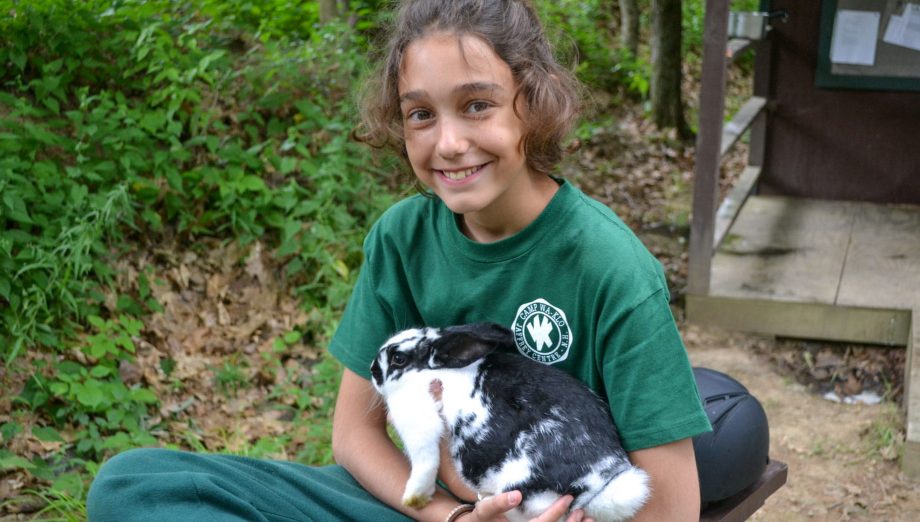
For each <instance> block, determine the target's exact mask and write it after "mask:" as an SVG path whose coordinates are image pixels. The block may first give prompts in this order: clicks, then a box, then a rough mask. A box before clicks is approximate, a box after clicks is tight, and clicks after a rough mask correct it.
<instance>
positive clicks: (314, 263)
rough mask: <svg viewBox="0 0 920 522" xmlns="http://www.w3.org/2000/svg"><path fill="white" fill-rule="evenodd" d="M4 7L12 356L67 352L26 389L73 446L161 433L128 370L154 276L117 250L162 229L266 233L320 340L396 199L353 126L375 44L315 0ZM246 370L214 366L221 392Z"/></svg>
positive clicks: (0, 126) (2, 165) (26, 398)
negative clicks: (133, 280) (131, 283)
mask: <svg viewBox="0 0 920 522" xmlns="http://www.w3.org/2000/svg"><path fill="white" fill-rule="evenodd" d="M364 4H366V3H362V4H360V5H362V6H364ZM365 7H366V6H365ZM0 9H2V10H3V11H2V12H4V13H9V14H10V16H7V17H4V18H3V19H0V63H2V64H5V65H6V67H4V68H3V69H2V70H0V191H2V197H0V230H2V231H3V233H2V236H0V355H2V356H3V358H4V359H6V361H7V363H10V362H12V361H14V360H15V359H17V358H18V357H21V356H22V355H23V353H25V351H26V350H27V349H28V350H37V351H45V352H47V351H49V350H50V351H51V352H52V353H54V354H56V355H55V356H53V357H36V358H35V364H36V365H37V366H38V368H37V371H36V372H35V373H34V375H33V376H32V377H31V378H30V379H29V380H28V382H27V385H26V387H25V389H24V390H23V391H22V392H21V394H20V397H19V399H18V400H19V404H21V405H22V406H23V407H26V408H28V409H31V410H32V411H34V412H37V413H40V414H42V416H43V418H44V419H45V420H46V421H47V423H48V426H47V427H46V429H48V430H51V431H53V432H54V433H55V434H57V433H58V431H59V430H60V433H65V430H66V433H67V434H69V435H68V436H67V438H68V441H67V442H68V443H72V444H73V449H74V450H75V454H76V456H77V457H79V458H89V459H100V458H102V457H103V456H104V455H106V454H108V453H111V452H113V451H117V450H120V449H123V448H126V447H131V446H136V445H142V444H153V443H155V442H156V441H155V439H153V438H152V437H151V435H150V432H151V430H153V429H154V428H156V426H152V425H150V422H152V421H151V420H150V419H151V417H150V415H148V411H149V410H150V408H151V407H152V406H154V405H156V404H157V402H158V399H157V397H156V395H155V394H154V393H153V392H152V391H150V390H148V389H146V388H144V387H143V386H141V385H137V384H135V385H131V386H129V385H127V384H125V382H124V381H123V379H122V377H121V374H120V372H119V369H120V366H121V365H122V364H131V363H133V362H134V355H133V353H134V349H135V344H134V342H135V340H136V339H137V338H138V337H139V336H141V334H142V332H143V330H144V323H143V321H144V315H145V314H146V313H149V312H150V311H156V310H157V309H158V307H159V305H158V303H156V301H155V300H154V299H152V297H151V296H150V292H149V287H147V286H146V285H145V283H144V281H143V280H141V281H139V284H138V288H139V291H138V293H137V295H131V296H129V295H120V296H118V295H115V294H116V292H115V290H114V288H113V286H114V275H115V274H114V272H113V270H112V269H111V268H110V264H111V263H112V261H113V260H114V259H115V258H116V257H117V256H119V255H121V254H122V253H124V252H125V251H126V249H128V248H137V247H140V248H146V247H147V246H148V245H151V244H155V243H156V242H158V241H162V240H165V239H167V238H175V239H178V240H179V241H180V242H184V243H186V244H190V243H193V242H194V241H195V240H196V238H200V237H202V236H210V237H218V238H234V239H235V240H237V241H239V242H241V243H243V244H245V243H247V242H251V241H254V240H256V239H259V240H260V241H261V242H262V243H264V244H268V245H270V246H271V247H272V249H273V251H272V254H273V255H274V257H275V258H276V260H277V261H278V262H279V263H280V265H281V266H282V267H283V275H284V276H285V277H286V279H287V282H288V284H289V285H290V286H291V287H292V288H293V289H294V291H295V292H296V293H297V294H298V296H299V297H300V298H301V300H302V302H303V303H304V306H306V307H308V308H311V309H312V308H315V309H316V310H317V313H314V314H311V315H310V317H311V324H308V325H304V326H303V327H302V329H303V330H304V332H305V334H307V335H308V336H309V337H310V338H318V339H322V338H323V336H324V335H325V334H327V333H328V330H329V329H330V328H331V326H330V325H333V324H334V322H335V321H334V319H335V317H336V316H337V314H338V312H340V311H341V308H342V307H343V306H344V304H345V301H346V299H347V296H348V293H349V292H350V288H351V286H352V284H353V281H354V277H355V274H356V272H357V270H356V269H357V267H358V266H359V265H360V263H361V260H362V255H361V241H362V239H363V236H364V234H365V232H366V229H367V227H368V226H369V225H370V223H371V222H372V221H373V220H374V219H375V217H376V215H377V214H379V212H381V211H382V210H383V209H384V208H386V206H388V205H389V203H390V202H391V201H392V196H391V195H390V194H389V191H388V190H387V189H386V188H384V187H383V186H382V184H381V183H380V181H379V179H378V178H379V177H380V176H379V175H378V174H375V173H376V172H383V171H386V169H387V168H388V165H386V164H380V163H379V161H378V160H376V159H375V158H373V157H372V156H371V155H370V154H369V152H368V151H367V150H366V149H365V147H363V146H361V145H359V144H357V143H354V142H353V141H352V140H350V139H349V131H350V129H351V128H352V125H353V118H354V111H353V110H352V103H353V102H352V100H351V98H350V94H351V92H352V91H353V90H354V89H353V86H354V85H355V83H356V82H357V81H358V79H359V77H360V75H361V74H362V72H363V71H364V69H365V63H364V58H363V56H364V55H365V51H366V44H365V43H364V39H363V37H362V36H361V34H360V33H359V32H357V31H355V30H354V29H352V28H350V27H348V25H347V24H345V23H337V24H327V25H326V26H324V27H322V28H320V27H318V26H317V24H316V13H315V6H314V3H313V2H305V1H301V2H285V1H282V0H263V1H261V2H260V1H227V2H224V1H221V2H218V1H215V0H197V1H193V2H182V3H179V2H172V1H169V0H150V1H130V0H124V1H115V2H111V1H108V0H105V1H103V0H88V1H77V0H41V1H36V2H26V3H21V2H17V1H10V0H6V1H2V0H0ZM142 279H143V278H142ZM145 288H146V291H145ZM113 295H114V298H113ZM113 303H114V304H113ZM311 330H312V331H311ZM42 361H47V362H45V363H43V362H42ZM221 371H222V372H223V373H221ZM239 381H240V377H239V375H237V374H235V373H234V372H233V369H232V368H228V367H223V368H221V369H220V370H219V371H218V382H217V384H218V386H220V387H222V388H223V389H224V390H225V392H226V393H232V392H233V390H234V387H235V386H237V385H239ZM10 426H11V427H10V428H9V431H10V433H13V432H14V431H15V429H14V427H12V426H13V425H10ZM57 436H58V437H60V435H57ZM62 440H63V439H62Z"/></svg>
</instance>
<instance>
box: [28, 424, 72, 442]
mask: <svg viewBox="0 0 920 522" xmlns="http://www.w3.org/2000/svg"><path fill="white" fill-rule="evenodd" d="M32 435H35V436H36V437H38V440H41V441H45V442H66V441H65V440H64V438H63V437H61V434H60V433H58V431H57V430H56V429H54V428H48V427H34V428H32Z"/></svg>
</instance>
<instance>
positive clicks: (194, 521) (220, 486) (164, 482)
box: [87, 449, 410, 522]
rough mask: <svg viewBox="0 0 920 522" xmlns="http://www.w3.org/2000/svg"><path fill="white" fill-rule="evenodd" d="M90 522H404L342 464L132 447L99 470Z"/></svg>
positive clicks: (90, 501) (92, 489)
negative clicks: (317, 465) (366, 489)
mask: <svg viewBox="0 0 920 522" xmlns="http://www.w3.org/2000/svg"><path fill="white" fill-rule="evenodd" d="M87 510H88V511H89V519H90V521H91V522H109V521H112V522H129V521H134V520H136V521H157V522H164V521H165V522H185V521H189V522H209V521H225V520H227V521H230V520H233V521H243V520H245V521H292V520H297V521H310V520H316V521H320V522H327V521H338V520H370V521H373V522H389V521H400V522H404V521H407V520H410V519H408V518H406V517H405V516H404V515H402V514H400V513H399V512H397V511H395V510H393V509H391V508H390V507H389V506H387V505H385V504H383V503H381V502H380V501H379V500H377V499H375V498H374V497H373V496H372V495H371V494H370V493H368V492H367V491H365V490H364V489H363V488H362V487H361V486H360V485H359V484H358V483H357V482H356V481H355V480H354V479H353V478H352V477H351V475H349V474H348V472H347V471H345V469H344V468H342V467H341V466H326V467H309V466H304V465H302V464H296V463H293V462H278V461H267V460H256V459H250V458H245V457H236V456H232V455H213V454H199V453H187V452H180V451H171V450H163V449H137V450H131V451H127V452H124V453H121V454H119V455H117V456H115V457H114V458H112V459H111V460H109V461H108V462H106V464H105V465H104V466H102V468H101V469H100V470H99V474H98V475H97V476H96V479H95V480H94V481H93V484H92V486H91V487H90V491H89V498H88V499H87Z"/></svg>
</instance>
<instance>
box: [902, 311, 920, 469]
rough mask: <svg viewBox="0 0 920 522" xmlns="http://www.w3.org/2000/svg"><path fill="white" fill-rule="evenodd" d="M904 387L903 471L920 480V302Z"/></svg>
mask: <svg viewBox="0 0 920 522" xmlns="http://www.w3.org/2000/svg"><path fill="white" fill-rule="evenodd" d="M904 386H905V389H904V397H905V398H904V406H905V407H906V409H907V422H906V425H907V430H906V431H907V440H905V441H904V454H903V455H902V457H901V470H902V471H904V473H905V474H907V475H910V476H911V477H914V478H920V389H918V388H920V302H918V303H917V304H916V305H914V309H913V317H912V319H911V324H910V335H909V336H908V339H907V364H906V366H905V368H904Z"/></svg>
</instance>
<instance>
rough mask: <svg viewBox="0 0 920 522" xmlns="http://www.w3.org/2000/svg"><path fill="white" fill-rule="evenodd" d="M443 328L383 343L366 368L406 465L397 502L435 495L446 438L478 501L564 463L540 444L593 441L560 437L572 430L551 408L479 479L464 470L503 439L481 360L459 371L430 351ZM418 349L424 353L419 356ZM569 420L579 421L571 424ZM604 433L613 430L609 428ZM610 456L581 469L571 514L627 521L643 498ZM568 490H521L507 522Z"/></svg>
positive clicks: (417, 502)
mask: <svg viewBox="0 0 920 522" xmlns="http://www.w3.org/2000/svg"><path fill="white" fill-rule="evenodd" d="M448 330H449V329H445V330H437V329H431V328H425V329H413V330H407V331H404V332H400V333H399V334H397V335H395V336H393V337H392V338H391V339H389V340H388V341H387V342H386V343H385V344H384V346H383V347H382V348H381V350H380V352H379V354H378V357H377V360H376V361H375V363H374V365H373V366H372V375H373V381H374V386H375V387H376V388H377V390H378V391H379V392H380V394H381V395H382V396H383V397H384V400H385V401H386V404H387V408H388V412H389V418H390V421H391V423H392V424H393V427H394V428H395V429H396V431H397V432H398V433H399V435H400V437H401V438H402V441H403V444H404V448H405V451H406V453H407V455H408V457H409V460H410V463H411V473H410V476H409V479H408V481H407V482H406V488H405V492H404V494H403V497H402V502H403V504H405V505H407V506H411V507H416V508H419V507H422V506H424V505H425V504H427V503H428V502H429V501H430V499H431V496H432V495H433V494H434V491H435V480H436V478H437V472H438V466H439V464H440V452H439V444H440V442H441V439H442V437H448V438H449V446H448V447H449V449H450V453H451V456H452V457H453V461H454V465H455V466H456V468H457V469H458V471H460V475H461V478H463V479H464V481H465V482H467V484H468V486H469V487H470V488H471V489H472V490H474V491H476V492H477V493H478V494H479V495H480V496H481V497H484V496H488V495H493V494H496V493H501V492H504V491H508V490H510V489H518V488H517V487H516V486H519V485H521V484H527V483H528V482H530V481H532V480H533V479H535V478H539V477H535V476H534V474H535V473H538V472H539V471H538V470H544V469H548V468H549V467H550V466H545V465H544V464H546V463H544V462H543V459H544V458H546V459H560V458H563V457H562V456H561V455H558V454H553V455H546V454H545V451H543V450H545V449H546V448H545V447H544V446H546V445H547V441H551V443H552V444H558V445H562V446H564V447H574V445H584V444H590V443H592V439H593V438H594V437H592V436H591V435H589V434H588V433H587V432H583V433H581V434H580V435H578V437H579V438H581V439H582V440H564V439H562V438H561V436H560V433H566V430H567V429H570V428H571V426H568V425H567V424H569V423H567V422H565V420H567V419H569V417H568V416H567V415H568V412H566V411H563V410H562V409H561V408H560V407H559V406H551V407H550V408H549V410H548V411H544V412H542V413H541V414H540V416H539V420H537V421H535V423H533V424H532V425H530V427H529V428H528V429H525V430H522V431H519V432H517V433H515V434H514V435H513V440H512V439H511V438H508V439H507V446H508V447H507V448H505V449H504V450H502V454H501V458H497V459H495V460H493V461H490V462H488V463H485V465H483V466H481V467H482V470H481V473H477V472H473V471H471V470H469V469H464V458H467V459H468V458H469V454H470V452H475V451H484V450H481V449H480V443H483V442H484V441H486V442H487V443H488V442H489V441H491V442H492V443H494V440H495V439H496V438H497V439H499V440H505V438H504V437H505V435H504V433H502V434H498V432H494V430H497V429H499V427H497V426H496V424H495V423H496V422H500V421H497V420H496V419H497V418H493V417H494V412H493V402H494V401H493V399H494V398H493V397H489V396H486V395H485V393H484V390H485V387H484V386H483V384H482V380H483V379H486V378H488V376H484V372H481V371H480V366H481V365H482V363H483V360H484V358H479V359H476V360H472V362H469V363H466V362H465V361H464V362H462V363H456V362H453V363H452V364H453V365H454V366H457V365H459V364H465V365H462V366H459V367H445V366H444V361H443V360H439V359H438V358H439V357H442V356H443V354H442V353H440V352H438V348H434V347H433V346H434V345H436V344H437V342H438V340H439V339H440V338H441V336H442V333H444V332H447V331H448ZM464 333H466V331H464ZM508 333H509V335H510V332H508ZM445 335H446V334H445ZM426 343H427V344H426ZM422 345H424V350H428V351H429V352H424V353H423V352H421V351H420V350H422V349H423V347H422ZM397 352H400V354H399V355H397V356H396V357H402V358H404V359H405V358H407V357H409V358H411V361H409V362H406V363H404V364H401V365H396V364H394V363H393V357H394V354H396V353H397ZM521 364H525V363H521ZM526 364H530V363H526ZM535 364H536V363H535ZM541 371H542V370H541ZM552 371H558V370H555V369H553V370H552ZM493 372H494V370H493ZM434 383H439V384H440V386H439V387H438V388H439V393H435V392H434V391H433V384H434ZM436 396H437V397H436ZM515 400H517V401H519V402H520V403H521V404H522V405H523V406H522V407H523V408H527V409H530V410H533V409H536V408H540V407H541V406H546V405H545V404H529V403H528V400H529V399H528V397H525V396H522V397H519V398H516V399H515ZM495 404H497V403H495ZM530 414H531V415H533V412H531V413H530ZM504 418H506V417H504ZM570 420H571V422H581V419H577V418H575V419H570ZM610 428H611V430H613V431H615V428H614V427H613V425H612V424H611V425H610ZM569 431H571V430H569ZM617 444H618V443H617ZM492 450H493V451H494V447H493V448H492ZM617 451H618V452H617V453H614V454H610V455H609V456H608V457H606V458H600V459H599V460H596V461H592V463H589V464H588V465H586V466H584V469H585V472H584V473H582V474H581V475H579V478H578V479H577V480H576V481H573V482H572V483H571V484H570V485H569V487H571V488H573V489H574V490H577V491H579V492H581V493H580V494H578V495H576V499H575V502H574V503H573V505H572V508H573V509H575V508H582V509H584V510H585V512H586V515H587V516H589V517H592V518H594V519H595V520H597V521H598V522H604V521H618V520H624V519H626V518H629V517H631V516H632V515H633V514H635V513H636V512H637V511H638V510H639V509H640V508H641V507H642V505H643V504H644V503H645V501H646V499H647V498H648V495H649V486H648V476H647V475H646V474H645V472H644V471H642V470H641V469H639V468H635V467H633V466H632V465H631V464H629V462H628V460H626V457H625V452H623V451H622V448H618V450H617ZM567 457H570V458H574V457H572V455H568V456H567ZM467 464H469V461H467ZM611 469H613V470H614V471H615V476H613V475H614V473H612V472H611ZM605 474H606V477H605ZM611 476H613V477H612V478H611ZM471 477H473V480H471ZM567 492H569V491H568V490H566V491H553V490H550V489H539V488H537V489H534V488H531V489H530V490H528V491H526V492H525V495H524V499H523V502H522V504H521V505H520V506H519V507H518V508H517V509H515V510H512V511H510V512H508V513H507V514H506V516H507V517H508V519H509V520H511V521H512V522H513V521H516V520H527V519H530V518H531V517H534V516H537V515H539V514H541V513H542V512H544V511H545V510H546V509H547V508H548V507H549V506H550V505H551V504H552V503H553V502H555V501H556V500H557V499H558V498H559V497H560V496H562V495H563V494H565V493H567Z"/></svg>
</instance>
